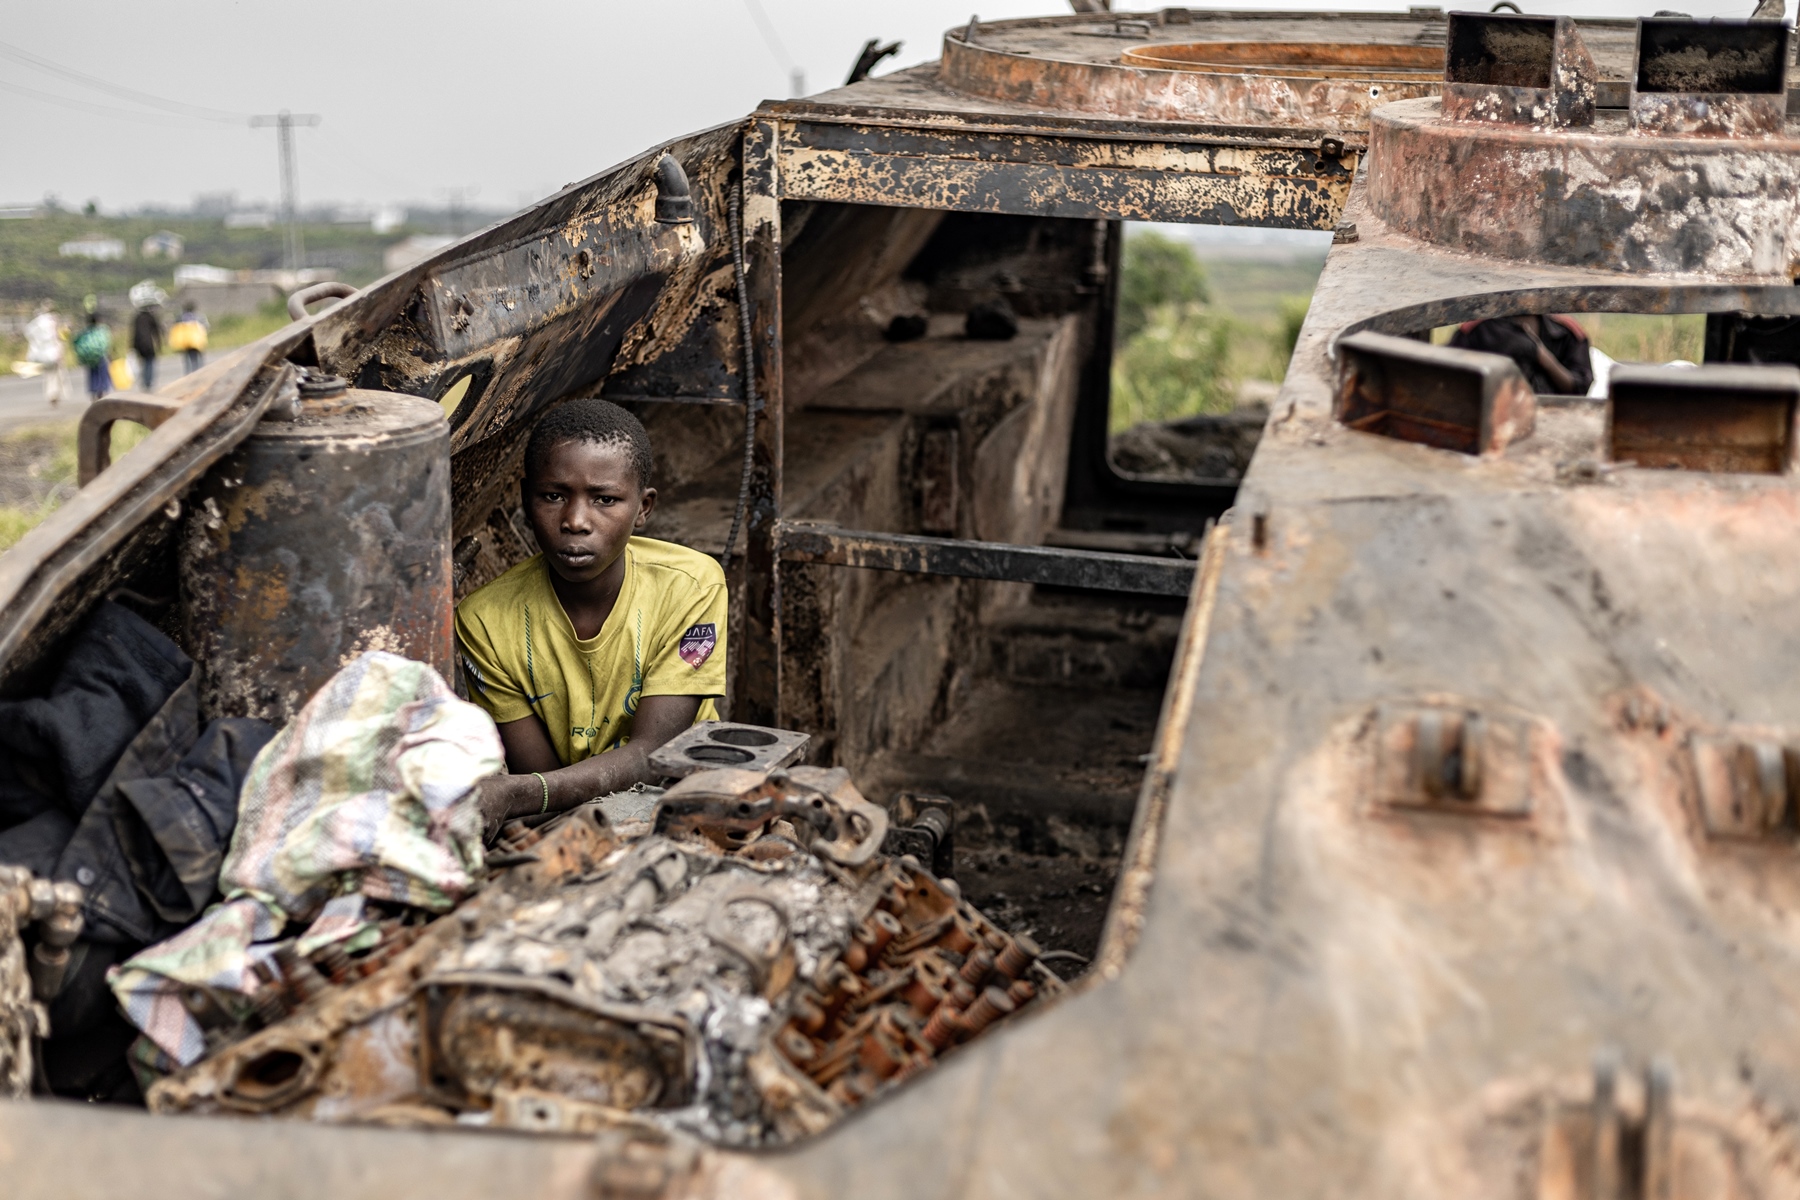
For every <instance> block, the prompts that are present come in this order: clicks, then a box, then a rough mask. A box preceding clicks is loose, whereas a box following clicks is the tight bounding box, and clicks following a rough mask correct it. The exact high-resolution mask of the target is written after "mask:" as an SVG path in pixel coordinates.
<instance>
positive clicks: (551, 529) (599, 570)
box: [525, 441, 656, 583]
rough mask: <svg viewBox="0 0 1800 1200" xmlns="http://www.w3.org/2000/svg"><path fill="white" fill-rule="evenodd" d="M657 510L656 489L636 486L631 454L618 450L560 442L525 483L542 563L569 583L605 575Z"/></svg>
mask: <svg viewBox="0 0 1800 1200" xmlns="http://www.w3.org/2000/svg"><path fill="white" fill-rule="evenodd" d="M655 507H656V489H655V488H646V487H639V486H638V477H637V472H636V471H634V470H633V469H632V466H631V455H630V453H629V452H628V451H627V450H626V449H625V448H624V447H622V446H618V445H612V444H605V443H594V442H584V441H568V442H558V443H557V444H556V445H554V446H552V447H551V449H550V454H549V457H548V459H547V460H546V461H545V463H544V468H543V470H542V471H541V472H539V473H538V474H537V475H536V476H533V477H527V478H526V480H525V511H526V513H527V514H528V515H529V516H530V518H531V528H532V530H533V531H534V532H535V533H536V534H537V540H538V545H539V546H542V547H543V550H544V561H545V562H547V563H549V564H550V569H551V570H552V571H554V572H556V575H557V577H558V578H559V579H562V580H563V581H564V582H566V583H592V582H593V581H594V580H596V579H598V578H600V576H601V575H603V574H605V573H606V570H607V568H609V567H611V566H612V565H613V564H614V563H615V562H617V561H619V556H620V555H621V554H623V553H624V552H625V543H626V542H627V541H628V540H629V539H630V538H631V535H632V534H633V533H634V532H636V531H637V530H639V529H642V528H643V527H644V523H645V522H646V521H647V520H648V519H649V517H650V512H651V510H652V509H654V508H655Z"/></svg>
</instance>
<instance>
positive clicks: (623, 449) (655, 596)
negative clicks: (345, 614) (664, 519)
mask: <svg viewBox="0 0 1800 1200" xmlns="http://www.w3.org/2000/svg"><path fill="white" fill-rule="evenodd" d="M650 462H651V459H650V437H649V435H648V434H647V433H645V432H644V427H643V425H642V424H640V423H639V422H638V419H637V418H636V417H634V416H632V415H631V414H630V413H628V412H626V411H625V410H624V409H622V408H620V407H619V406H618V405H616V404H612V403H609V402H607V401H605V400H572V401H570V402H568V403H567V404H564V405H562V406H561V407H560V408H557V409H554V410H553V411H551V412H550V413H549V414H548V415H547V416H545V417H544V418H543V419H542V420H540V421H538V423H537V424H536V425H535V426H534V427H533V428H532V431H531V439H530V441H529V442H528V443H527V444H526V448H525V477H524V481H523V488H524V500H525V513H526V516H527V517H528V518H529V519H530V521H531V527H532V529H533V530H534V531H535V532H536V534H537V540H538V545H539V546H540V547H541V548H542V551H543V553H541V554H539V555H538V556H537V557H535V558H531V559H528V560H526V561H525V562H522V563H520V564H519V565H518V566H516V567H514V568H513V569H512V570H510V571H508V572H507V573H506V574H504V575H502V576H500V578H498V579H496V580H494V581H493V582H492V583H489V584H487V585H486V586H485V587H482V588H479V589H477V590H476V591H475V592H474V593H472V594H471V595H470V596H468V597H467V598H466V599H464V600H463V602H462V603H461V604H459V605H457V608H456V641H457V651H458V655H459V657H460V659H461V664H462V670H463V676H464V681H465V683H466V685H467V687H468V692H469V698H470V699H471V700H473V701H475V702H476V703H477V704H480V705H481V706H482V707H483V708H485V709H487V711H488V713H489V715H491V716H492V717H493V718H494V722H495V724H497V725H498V726H499V727H500V740H501V741H502V742H503V743H504V744H505V746H506V766H507V770H508V772H510V773H509V774H506V775H497V776H494V777H493V778H492V779H489V780H487V781H485V782H483V784H482V785H481V807H482V812H483V814H484V816H485V817H486V818H487V825H488V829H489V830H490V832H491V831H492V830H494V829H497V828H498V827H499V826H500V824H501V823H503V822H504V821H506V820H508V819H510V818H512V817H518V816H525V815H528V814H531V813H539V812H549V811H555V810H559V809H565V808H572V807H574V806H575V805H577V804H580V803H582V802H584V801H586V800H589V799H592V798H593V797H595V796H603V795H605V794H607V793H608V792H615V791H619V790H621V789H623V788H628V787H630V786H631V785H632V784H634V783H638V782H641V781H645V780H648V779H650V778H652V776H653V774H654V773H653V772H652V771H651V769H650V765H649V757H650V753H651V751H653V750H655V749H656V748H657V747H658V746H661V745H662V744H663V743H664V742H666V741H668V740H669V739H670V738H672V737H674V736H675V735H676V734H678V733H680V732H681V731H682V730H683V729H686V728H687V727H688V726H689V725H692V724H693V723H694V722H696V721H702V720H717V719H718V710H717V708H716V707H715V706H714V704H713V701H714V699H715V698H717V697H719V696H722V695H724V694H725V611H726V594H725V573H724V571H722V570H721V569H720V567H719V564H718V563H717V562H715V561H714V560H713V559H712V558H711V557H709V556H707V555H705V554H702V553H700V552H699V551H697V550H689V549H687V548H686V547H683V546H677V545H674V544H672V543H669V542H660V541H655V540H652V539H650V538H645V537H636V536H634V534H635V532H636V531H637V530H639V529H642V528H643V527H644V525H645V522H646V521H648V520H649V517H650V513H651V512H652V510H654V509H655V507H656V489H655V488H653V487H651V486H650Z"/></svg>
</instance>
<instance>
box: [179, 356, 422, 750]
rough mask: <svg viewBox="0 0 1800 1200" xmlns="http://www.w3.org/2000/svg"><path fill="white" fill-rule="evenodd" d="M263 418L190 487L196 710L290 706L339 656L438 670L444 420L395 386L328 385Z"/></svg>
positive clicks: (188, 613)
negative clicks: (381, 657)
mask: <svg viewBox="0 0 1800 1200" xmlns="http://www.w3.org/2000/svg"><path fill="white" fill-rule="evenodd" d="M306 386H307V385H306V383H303V384H302V398H301V399H300V401H299V403H298V404H297V405H296V409H295V411H294V412H292V413H287V414H283V416H284V417H285V419H275V418H273V417H271V418H267V419H265V420H263V421H262V422H261V423H259V424H258V426H257V427H256V430H255V432H254V433H252V434H251V435H250V436H249V437H248V438H246V439H245V440H244V441H243V442H242V443H241V444H240V445H239V446H238V447H237V449H236V450H234V451H233V452H232V453H231V454H230V455H229V456H228V457H227V458H225V459H224V460H223V461H222V462H220V463H219V464H218V465H217V466H216V467H214V468H213V470H212V471H211V472H210V473H209V474H208V475H207V477H206V478H205V479H204V480H203V481H202V482H201V484H200V486H199V487H198V488H196V489H195V490H194V491H193V493H191V496H190V499H189V502H188V512H187V517H186V521H185V524H184V527H183V531H182V538H181V567H180V571H181V596H182V611H183V621H184V625H185V633H186V636H185V638H184V641H185V642H186V645H187V649H188V652H189V654H190V655H191V656H192V657H193V658H194V660H195V662H197V663H198V664H199V669H200V679H201V689H200V707H201V711H202V712H203V713H204V714H205V715H206V716H207V717H208V718H211V717H221V716H232V717H245V716H250V717H260V718H262V719H263V720H266V721H269V722H271V723H272V724H275V725H277V726H279V725H282V724H285V723H286V722H287V721H289V720H291V719H292V718H293V716H294V714H295V713H297V712H299V710H300V707H301V706H302V705H303V704H305V703H306V701H307V700H308V699H309V698H310V697H311V696H312V694H313V692H315V691H316V690H318V688H319V686H320V685H321V684H323V683H324V682H325V681H326V680H328V679H329V678H331V676H332V675H334V674H336V673H337V671H338V669H339V668H340V667H342V666H343V665H344V664H346V663H347V662H349V661H350V660H351V659H352V658H354V657H356V656H357V655H359V654H362V653H364V652H366V651H369V650H386V651H390V652H392V653H395V654H401V655H405V656H406V657H407V658H412V659H417V660H419V661H421V662H426V663H430V664H431V665H432V666H433V667H434V668H436V669H437V671H438V672H439V673H440V674H441V675H443V676H444V677H445V678H453V677H454V671H453V666H452V657H451V651H452V646H451V623H450V618H451V565H450V479H449V474H450V472H449V466H450V455H449V447H448V443H449V439H450V434H449V429H448V427H447V426H446V425H445V422H444V418H443V414H442V412H441V411H440V410H439V408H438V406H437V405H435V404H432V403H430V402H428V401H424V400H418V399H414V398H412V397H410V396H396V395H393V394H391V393H383V392H364V391H350V392H344V391H342V390H341V389H342V385H341V382H340V383H339V389H338V390H337V392H336V394H335V395H328V396H325V397H322V398H320V399H317V400H314V399H308V398H306V397H305V388H306Z"/></svg>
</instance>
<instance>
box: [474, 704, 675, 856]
mask: <svg viewBox="0 0 1800 1200" xmlns="http://www.w3.org/2000/svg"><path fill="white" fill-rule="evenodd" d="M700 699H701V698H700V697H699V696H645V697H644V698H643V699H642V700H641V701H640V702H639V703H638V712H637V720H636V724H635V726H634V728H633V730H632V737H631V740H630V741H629V742H627V743H625V744H624V745H623V746H617V747H615V748H613V749H611V750H608V751H607V752H606V753H604V754H596V755H595V756H594V757H592V758H588V759H583V760H582V761H581V762H578V763H576V764H575V765H574V766H572V767H563V766H560V765H558V760H557V758H556V751H555V749H554V748H552V747H551V745H550V738H549V735H547V734H546V733H545V732H544V727H543V723H542V722H540V721H539V720H538V719H537V718H536V717H526V718H524V719H523V720H519V721H510V722H508V723H507V724H505V725H502V726H500V740H501V741H502V742H503V743H505V745H506V762H507V766H508V767H509V768H510V769H511V770H512V771H514V772H519V773H516V774H510V775H490V776H488V777H487V778H486V779H484V780H482V781H481V784H480V788H481V793H480V798H479V799H478V800H477V801H476V803H477V804H478V805H479V806H480V808H481V828H482V838H483V840H484V841H488V842H492V841H493V840H494V838H495V837H496V836H498V835H499V833H500V827H501V826H502V825H504V824H506V823H507V822H508V821H510V820H512V819H513V818H514V817H525V816H532V815H534V814H536V813H540V812H544V811H545V809H546V805H545V802H544V796H545V791H546V789H548V792H549V804H548V810H549V811H550V812H561V811H562V810H563V809H566V808H574V807H575V806H576V805H577V804H581V803H583V802H585V801H587V800H589V799H592V798H593V797H595V796H604V795H606V794H607V793H608V792H619V791H624V790H625V789H626V788H628V787H630V786H631V785H632V784H634V783H639V782H648V781H649V780H650V779H651V777H652V772H651V770H650V764H649V759H650V754H651V752H652V751H654V750H655V749H656V748H657V747H659V746H661V745H662V744H663V743H664V742H666V741H668V740H669V739H670V738H672V737H674V736H675V735H676V734H678V733H680V732H681V731H682V730H683V729H686V728H687V727H688V726H690V725H692V724H693V723H694V718H695V716H697V715H698V714H699V712H700ZM540 764H541V765H540ZM532 771H537V772H539V774H541V775H542V776H543V777H544V778H543V782H539V780H538V776H537V775H533V774H530V772H532Z"/></svg>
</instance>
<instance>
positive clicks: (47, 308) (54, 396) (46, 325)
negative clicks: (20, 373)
mask: <svg viewBox="0 0 1800 1200" xmlns="http://www.w3.org/2000/svg"><path fill="white" fill-rule="evenodd" d="M25 361H27V362H32V363H36V364H37V365H38V366H40V367H42V368H43V370H44V400H45V401H46V402H47V403H49V404H60V403H61V402H62V394H63V378H62V364H63V324H62V318H61V317H58V316H57V315H56V308H55V307H54V306H53V305H50V304H42V305H39V306H38V310H37V316H35V317H33V318H31V320H29V321H27V322H26V323H25Z"/></svg>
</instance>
